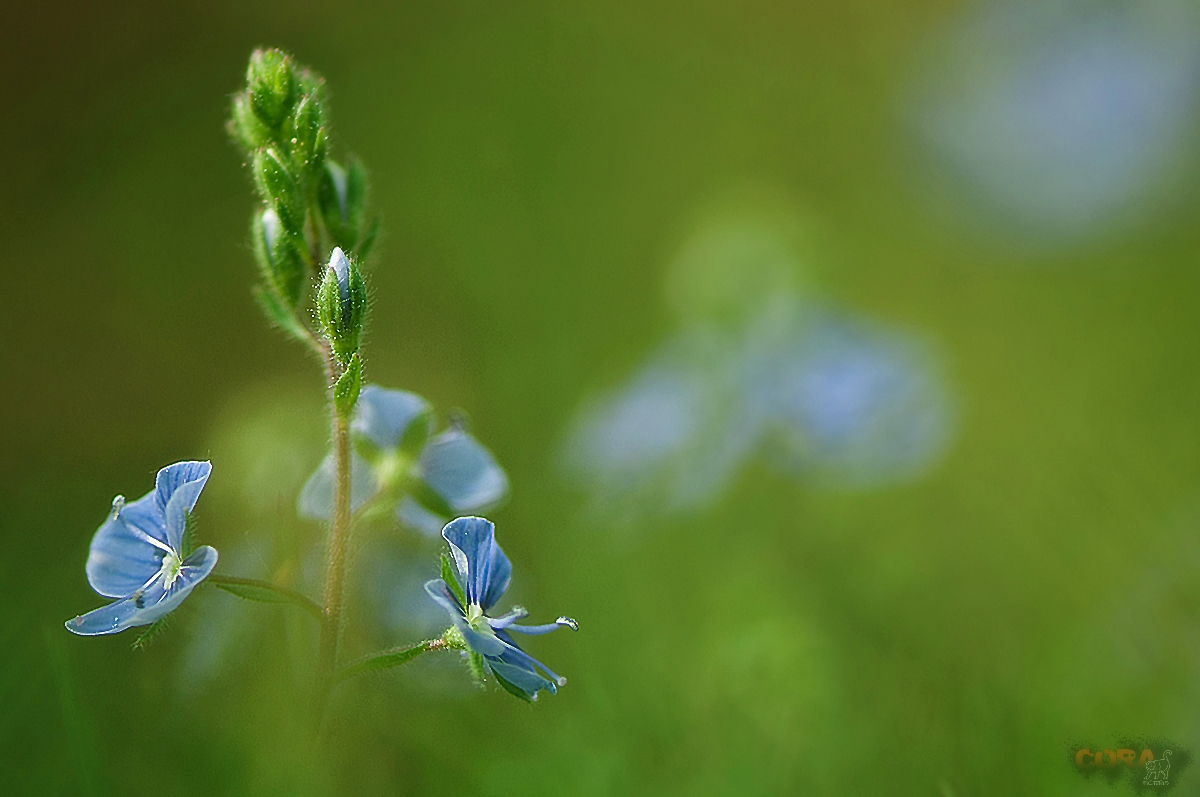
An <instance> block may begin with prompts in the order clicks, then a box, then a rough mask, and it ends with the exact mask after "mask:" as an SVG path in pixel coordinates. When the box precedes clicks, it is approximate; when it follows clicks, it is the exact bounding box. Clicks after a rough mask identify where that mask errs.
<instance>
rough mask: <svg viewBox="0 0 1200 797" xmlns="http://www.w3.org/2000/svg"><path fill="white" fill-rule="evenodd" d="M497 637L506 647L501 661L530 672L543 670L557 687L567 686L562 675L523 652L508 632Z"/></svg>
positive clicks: (500, 633)
mask: <svg viewBox="0 0 1200 797" xmlns="http://www.w3.org/2000/svg"><path fill="white" fill-rule="evenodd" d="M496 636H497V637H498V638H499V639H500V641H502V642H503V643H504V644H505V645H506V647H505V649H504V653H502V654H501V655H500V656H499V658H500V660H501V661H503V662H505V663H507V664H511V665H514V666H517V667H523V668H525V669H527V670H530V671H536V670H541V671H542V672H544V673H546V675H547V676H549V678H550V680H551V681H553V682H554V683H555V684H556V685H558V686H566V684H567V679H566V678H563V677H562V676H561V675H559V674H558V673H556V672H554V670H551V669H550V668H549V667H547V666H546V665H545V664H542V663H541V662H540V661H538V660H537V659H535V658H534V657H533V656H530V655H529V654H528V653H526V652H525V651H523V650H521V648H520V647H519V646H518V645H517V643H516V640H514V639H513V638H512V637H511V636H509V634H508V632H507V631H497V632H496ZM550 691H551V692H553V691H555V690H554V689H551V690H550Z"/></svg>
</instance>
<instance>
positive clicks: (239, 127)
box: [226, 91, 272, 153]
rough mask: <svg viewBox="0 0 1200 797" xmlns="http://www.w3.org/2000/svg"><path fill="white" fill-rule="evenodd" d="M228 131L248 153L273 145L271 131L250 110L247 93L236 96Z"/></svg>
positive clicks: (227, 124)
mask: <svg viewBox="0 0 1200 797" xmlns="http://www.w3.org/2000/svg"><path fill="white" fill-rule="evenodd" d="M226 129H227V130H228V131H229V135H230V137H231V138H233V140H234V143H236V144H237V145H238V146H240V147H241V148H242V149H243V150H245V151H246V152H247V153H250V152H253V151H254V150H256V149H260V148H262V147H265V146H267V145H268V144H270V143H271V140H272V139H271V131H270V129H269V128H267V127H266V125H264V124H263V123H262V122H261V121H260V120H259V118H258V117H257V116H255V115H254V112H253V111H252V110H251V109H250V97H249V95H248V94H247V93H246V92H244V91H243V92H242V93H240V94H235V95H234V97H233V106H232V107H231V108H230V111H229V121H228V122H226Z"/></svg>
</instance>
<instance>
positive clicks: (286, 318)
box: [254, 285, 312, 344]
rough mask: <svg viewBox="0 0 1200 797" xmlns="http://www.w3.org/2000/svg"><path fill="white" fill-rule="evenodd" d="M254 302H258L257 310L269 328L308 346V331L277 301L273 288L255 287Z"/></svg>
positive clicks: (310, 341)
mask: <svg viewBox="0 0 1200 797" xmlns="http://www.w3.org/2000/svg"><path fill="white" fill-rule="evenodd" d="M254 300H255V301H256V302H258V307H259V309H260V310H262V312H263V315H265V316H266V317H267V321H269V322H270V324H271V326H273V327H275V328H276V329H280V330H282V331H284V332H286V333H287V334H289V335H291V336H292V337H293V338H296V339H297V340H300V341H303V342H305V343H308V344H311V343H312V336H311V335H310V334H309V331H308V330H307V329H305V328H304V325H303V324H301V323H300V321H299V319H297V318H296V314H295V313H293V312H292V311H291V310H290V309H289V308H288V307H287V306H286V305H285V304H284V303H283V302H282V301H281V300H280V299H279V295H278V294H276V293H275V290H274V289H273V288H271V287H268V286H262V285H256V286H255V287H254Z"/></svg>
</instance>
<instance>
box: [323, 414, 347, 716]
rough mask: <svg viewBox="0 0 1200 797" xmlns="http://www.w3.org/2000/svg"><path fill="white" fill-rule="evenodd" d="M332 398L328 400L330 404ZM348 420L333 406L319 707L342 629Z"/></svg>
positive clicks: (326, 693) (328, 684)
mask: <svg viewBox="0 0 1200 797" xmlns="http://www.w3.org/2000/svg"><path fill="white" fill-rule="evenodd" d="M332 403H333V402H332V401H331V402H330V404H331V405H332ZM349 427H350V424H349V421H348V419H346V418H344V417H342V416H340V415H338V413H337V410H336V409H334V410H333V450H334V463H335V471H334V472H335V483H334V494H333V523H332V525H331V527H330V531H329V567H328V570H327V571H326V574H325V622H324V624H322V626H321V641H320V647H319V650H318V654H317V694H318V706H319V707H320V709H321V710H323V708H324V705H325V702H326V700H327V699H328V697H329V689H330V688H331V687H332V685H333V681H332V678H333V671H334V668H335V667H336V666H337V654H338V644H339V641H340V637H341V633H342V592H343V582H344V581H345V575H346V547H347V543H348V541H349V537H350V428H349Z"/></svg>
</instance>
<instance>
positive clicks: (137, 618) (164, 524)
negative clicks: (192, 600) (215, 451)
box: [66, 462, 217, 636]
mask: <svg viewBox="0 0 1200 797" xmlns="http://www.w3.org/2000/svg"><path fill="white" fill-rule="evenodd" d="M211 472H212V465H211V464H209V463H207V462H176V463H175V464H174V465H168V466H167V467H165V468H163V469H162V470H160V471H159V472H158V477H157V478H156V479H155V480H154V489H153V490H151V491H150V492H148V493H146V494H145V495H144V496H142V497H141V498H139V499H138V500H136V501H134V502H133V503H130V504H127V503H125V499H124V498H123V497H122V496H119V495H118V496H117V497H116V499H115V500H114V501H113V509H112V514H111V515H110V516H109V518H108V520H106V521H104V524H103V525H101V526H100V528H99V529H97V531H96V536H94V537H92V545H91V549H90V551H89V553H88V560H87V577H88V583H89V584H91V585H92V589H94V590H96V592H98V593H100V594H101V595H103V596H104V597H106V598H120V600H118V601H116V602H114V603H110V604H108V605H107V606H102V607H101V608H99V609H96V610H94V611H90V612H88V613H87V614H85V615H82V616H80V617H76V618H75V619H73V620H68V621H67V623H66V626H67V630H68V631H71V632H72V633H76V634H81V635H83V636H94V635H96V634H115V633H117V632H118V631H124V630H125V629H126V628H132V627H133V626H137V625H149V624H150V623H153V622H154V621H155V620H158V619H159V618H161V617H163V616H165V615H166V614H168V613H169V612H171V611H173V610H174V609H175V607H176V606H178V605H179V604H180V603H182V602H183V599H184V598H186V597H187V596H188V594H189V593H190V592H191V591H192V589H193V588H195V586H196V585H197V584H199V583H200V582H201V581H203V580H204V579H205V578H206V577H207V576H208V574H209V573H211V572H212V569H213V568H214V567H215V566H216V564H217V551H216V549H214V548H212V547H210V546H208V545H204V546H201V547H200V548H197V549H196V550H195V551H194V552H188V551H186V550H184V532H185V530H186V526H187V515H188V513H189V512H191V511H192V508H193V507H195V506H196V500H197V499H198V498H199V497H200V491H201V490H203V489H204V484H205V482H207V481H208V475H209V473H211Z"/></svg>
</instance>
